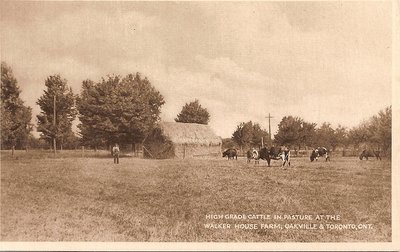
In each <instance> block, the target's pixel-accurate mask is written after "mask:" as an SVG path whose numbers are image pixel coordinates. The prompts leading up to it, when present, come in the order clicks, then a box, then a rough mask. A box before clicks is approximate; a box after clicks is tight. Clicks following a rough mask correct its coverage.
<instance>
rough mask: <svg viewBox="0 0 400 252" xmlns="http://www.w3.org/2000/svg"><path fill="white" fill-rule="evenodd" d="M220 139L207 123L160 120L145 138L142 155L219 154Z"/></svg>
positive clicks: (194, 155)
mask: <svg viewBox="0 0 400 252" xmlns="http://www.w3.org/2000/svg"><path fill="white" fill-rule="evenodd" d="M221 145H222V139H221V137H219V136H217V135H216V134H215V133H214V132H213V131H212V129H211V128H210V127H209V126H208V125H204V124H197V123H177V122H161V123H159V125H158V127H157V128H155V129H154V130H153V132H152V133H151V134H150V135H149V136H148V137H147V138H146V140H145V142H144V144H143V146H144V148H145V150H144V155H145V157H149V158H182V159H183V158H193V157H208V156H219V155H220V154H221Z"/></svg>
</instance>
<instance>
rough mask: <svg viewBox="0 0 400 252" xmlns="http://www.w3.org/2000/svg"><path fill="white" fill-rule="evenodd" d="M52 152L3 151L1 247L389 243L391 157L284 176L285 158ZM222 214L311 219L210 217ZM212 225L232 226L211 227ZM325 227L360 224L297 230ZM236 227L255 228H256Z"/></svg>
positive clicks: (299, 163) (337, 161)
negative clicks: (3, 243)
mask: <svg viewBox="0 0 400 252" xmlns="http://www.w3.org/2000/svg"><path fill="white" fill-rule="evenodd" d="M65 153H68V152H65ZM48 154H49V153H47V154H46V155H44V154H43V155H42V156H41V158H40V159H39V158H35V156H36V157H37V156H38V155H36V154H35V152H29V153H25V154H24V153H17V156H18V159H15V158H14V159H12V158H11V157H10V156H9V155H8V153H7V154H4V153H2V159H1V240H2V241H241V242H244V241H246V242H261V241H266V242H268V241H271V242H289V241H290V242H339V241H343V242H347V241H368V242H374V241H390V240H391V200H390V199H391V163H390V161H389V160H382V161H376V160H372V159H371V160H369V161H365V160H364V161H360V160H358V159H357V158H354V157H352V158H343V157H340V158H332V161H331V162H327V163H326V162H321V160H320V161H318V162H313V163H310V162H309V160H308V159H307V158H293V159H292V167H290V168H288V169H286V170H283V169H282V168H280V167H279V165H280V162H278V161H272V167H266V164H265V162H260V165H258V166H255V165H254V162H252V163H251V164H246V161H245V159H239V160H237V161H236V160H234V161H232V160H230V161H228V160H226V159H222V158H217V159H194V160H146V159H137V158H121V160H120V164H119V165H114V164H113V160H112V159H111V158H100V156H99V157H86V158H82V157H79V154H76V155H75V156H74V155H70V157H69V156H68V155H67V154H64V156H62V157H61V158H57V159H54V158H51V155H48ZM72 156H73V157H72ZM219 214H222V215H223V216H225V215H226V214H233V215H246V216H247V217H249V215H250V216H252V215H260V216H261V215H262V216H264V217H265V218H267V217H268V215H271V217H272V216H273V215H281V216H282V217H284V215H296V214H299V215H312V218H313V219H312V220H287V219H286V220H284V219H281V220H273V219H271V220H268V219H257V220H249V219H245V220H242V219H236V220H235V219H232V218H230V219H225V218H223V219H214V220H212V219H207V218H206V215H219ZM317 214H321V215H340V220H327V219H323V220H315V215H317ZM233 217H234V216H233ZM236 217H238V216H236ZM260 218H261V217H260ZM210 223H225V224H230V225H231V228H229V229H228V228H225V229H213V228H206V227H205V224H210ZM328 223H332V224H354V225H355V226H357V230H355V229H349V228H350V227H353V226H351V225H347V226H336V227H342V228H344V227H347V229H342V230H337V229H330V230H328V229H326V228H325V229H319V228H318V229H305V227H306V226H304V225H303V226H300V225H297V226H296V225H294V224H307V225H308V227H310V226H311V225H312V224H318V227H319V224H323V226H325V227H327V226H326V224H328ZM235 224H257V227H258V229H255V230H254V229H253V230H245V229H239V228H235V226H234V225H235ZM261 224H276V225H275V227H272V226H269V227H270V228H265V226H264V228H261ZM289 224H292V225H289ZM360 224H365V225H360ZM368 224H371V225H368ZM242 227H243V226H242ZM248 227H249V226H248ZM253 227H254V226H253ZM329 227H334V225H332V226H329Z"/></svg>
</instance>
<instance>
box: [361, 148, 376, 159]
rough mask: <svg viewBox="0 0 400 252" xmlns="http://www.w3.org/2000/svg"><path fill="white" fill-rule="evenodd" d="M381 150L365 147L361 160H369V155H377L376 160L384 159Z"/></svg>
mask: <svg viewBox="0 0 400 252" xmlns="http://www.w3.org/2000/svg"><path fill="white" fill-rule="evenodd" d="M380 154H381V152H380V151H378V150H377V151H375V150H370V149H364V150H363V151H362V152H361V154H360V157H359V158H360V160H363V159H364V158H365V159H366V160H368V157H376V160H382V158H381V156H380Z"/></svg>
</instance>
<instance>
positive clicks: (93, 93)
mask: <svg viewBox="0 0 400 252" xmlns="http://www.w3.org/2000/svg"><path fill="white" fill-rule="evenodd" d="M20 93H21V90H20V88H19V86H18V82H17V80H16V78H15V77H14V75H13V72H12V69H11V68H10V67H9V66H7V64H6V63H5V62H2V63H1V117H2V118H1V119H2V120H1V148H2V149H12V150H14V149H23V148H27V147H29V146H30V147H33V148H50V147H52V144H53V143H54V142H56V144H57V145H56V146H55V147H56V149H63V148H67V149H71V148H76V147H78V146H80V145H84V146H90V147H92V148H94V149H96V148H98V147H106V146H109V145H112V144H113V143H120V144H135V143H141V142H143V141H144V140H145V138H146V136H147V135H148V134H149V132H150V131H151V130H152V129H153V128H154V127H155V125H156V123H157V122H158V121H159V120H160V113H161V107H162V106H163V105H164V104H165V100H164V97H163V96H162V94H161V93H160V92H159V91H157V90H156V89H155V87H154V86H153V85H152V84H151V83H150V81H149V80H148V78H147V77H143V76H142V75H141V74H140V73H136V74H128V75H126V76H125V77H121V76H115V75H109V76H106V77H103V78H101V80H100V81H98V82H95V81H92V80H84V81H83V82H82V88H81V92H80V94H79V95H75V94H74V93H73V92H72V89H71V87H69V86H68V84H67V80H66V79H64V78H62V77H61V76H60V75H57V74H56V75H51V76H49V77H47V79H46V80H45V90H44V91H43V94H42V96H40V98H39V99H38V101H37V102H36V103H37V104H38V105H39V107H40V109H41V112H40V114H39V115H37V116H36V119H37V131H38V132H40V139H35V138H33V136H32V134H31V131H32V129H33V125H32V124H31V119H32V109H31V108H30V107H28V106H25V105H24V102H23V101H22V99H21V98H20ZM76 118H79V122H80V123H79V124H78V125H77V127H78V129H79V131H80V132H79V133H78V135H76V134H75V133H74V132H73V130H72V124H73V121H74V120H75V119H76ZM175 121H176V122H183V123H201V124H208V122H209V121H210V114H209V112H208V110H207V109H206V108H204V107H202V105H201V104H200V102H199V100H197V99H196V100H194V101H192V102H189V103H186V104H185V105H184V106H183V107H182V110H181V112H180V113H179V114H178V115H177V117H176V118H175ZM391 122H392V108H391V106H389V107H387V108H385V109H383V110H382V111H380V112H379V113H378V114H377V115H374V116H372V117H371V118H369V119H368V120H365V121H363V122H362V123H361V124H360V125H358V126H356V127H353V128H351V129H348V128H345V127H343V126H340V125H339V126H338V127H336V128H335V129H334V128H332V126H331V124H330V123H327V122H325V123H323V124H322V125H321V126H319V127H317V124H316V123H312V122H307V121H305V120H303V119H302V118H300V117H296V116H285V117H283V118H282V120H281V121H280V123H279V125H278V131H277V133H276V134H275V135H274V137H273V141H272V140H270V139H272V136H270V135H269V133H268V132H267V131H266V130H265V129H263V128H262V127H261V126H260V124H258V123H256V122H252V121H249V122H242V123H239V125H237V127H236V129H235V130H234V132H233V133H232V137H231V138H230V139H224V146H229V147H232V146H237V147H239V148H240V149H242V150H243V149H246V148H250V147H260V146H262V145H264V144H265V145H277V146H278V145H285V146H289V147H291V148H295V149H307V148H314V147H317V146H324V147H327V148H329V149H331V150H335V149H336V148H338V147H343V148H348V147H352V148H358V147H365V146H369V147H373V148H375V149H380V150H382V151H384V152H389V154H390V150H391V133H392V128H391ZM53 148H54V147H53Z"/></svg>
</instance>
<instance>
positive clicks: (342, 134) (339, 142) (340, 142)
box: [334, 125, 349, 148]
mask: <svg viewBox="0 0 400 252" xmlns="http://www.w3.org/2000/svg"><path fill="white" fill-rule="evenodd" d="M334 141H335V148H336V147H337V146H342V147H347V146H348V145H349V138H348V131H347V128H346V127H343V126H341V125H339V126H338V127H337V128H336V129H335V133H334Z"/></svg>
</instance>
